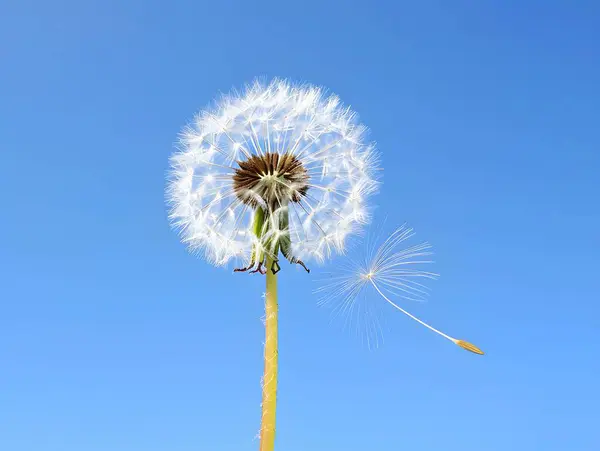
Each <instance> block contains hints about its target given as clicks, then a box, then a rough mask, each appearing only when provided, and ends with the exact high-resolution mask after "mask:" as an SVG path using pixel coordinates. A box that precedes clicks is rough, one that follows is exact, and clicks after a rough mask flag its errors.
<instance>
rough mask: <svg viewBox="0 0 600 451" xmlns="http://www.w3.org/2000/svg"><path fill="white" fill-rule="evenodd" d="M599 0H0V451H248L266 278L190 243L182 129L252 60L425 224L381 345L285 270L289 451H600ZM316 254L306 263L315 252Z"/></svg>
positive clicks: (393, 201)
mask: <svg viewBox="0 0 600 451" xmlns="http://www.w3.org/2000/svg"><path fill="white" fill-rule="evenodd" d="M599 14H600V5H599V4H598V3H597V2H593V1H572V2H566V1H552V0H550V1H517V0H504V1H499V0H497V1H487V2H481V1H475V0H456V1H453V2H449V1H443V0H437V1H431V0H423V1H420V2H405V1H397V2H373V3H370V2H355V1H345V2H342V1H331V2H320V1H316V0H309V1H303V2H290V3H285V2H275V1H257V2H242V1H239V0H238V1H225V0H222V1H218V2H202V1H196V2H193V1H189V0H188V1H171V2H158V1H155V0H150V1H145V2H142V1H139V0H133V1H132V0H130V1H126V2H117V1H104V2H99V1H97V2H90V1H88V2H76V1H73V0H69V1H65V0H58V1H54V2H41V1H28V0H20V1H18V2H17V1H14V0H8V1H5V2H3V3H2V6H0V61H1V62H2V64H1V69H0V99H1V100H0V189H1V192H2V193H3V196H2V203H3V215H2V220H1V221H0V255H1V257H2V258H0V449H3V450H7V451H8V450H10V451H30V450H44V451H81V450H85V451H100V450H102V451H104V450H107V449H110V450H112V451H131V450H144V451H158V450H169V451H191V450H194V451H197V450H207V451H213V450H214V451H217V450H218V451H234V450H235V451H241V450H254V449H257V448H258V442H256V441H253V437H254V436H255V435H256V433H257V431H258V428H259V420H260V411H259V405H260V385H259V380H260V375H261V372H262V336H263V329H262V324H261V322H260V320H259V318H260V316H261V315H262V304H261V302H262V300H261V293H262V290H263V283H264V280H263V279H261V278H259V277H250V276H245V275H232V274H231V273H230V272H229V271H227V270H223V269H216V268H213V267H211V266H209V265H207V264H206V263H205V262H203V261H202V260H200V259H197V258H194V257H193V256H191V255H189V254H188V253H187V252H186V250H185V248H184V247H183V245H181V244H180V243H179V242H178V239H177V236H176V235H175V234H174V233H173V232H171V231H170V230H169V227H168V223H167V220H166V212H165V206H164V202H163V189H164V174H165V171H166V169H167V164H168V157H169V155H170V153H171V151H172V144H173V142H174V140H175V138H176V135H177V133H178V132H179V129H180V127H181V126H182V125H183V124H184V123H185V122H186V121H187V120H188V119H189V118H190V117H191V116H192V114H193V113H194V112H196V111H197V110H198V109H200V108H202V107H203V106H205V105H206V104H208V103H209V102H210V101H211V100H212V98H213V97H214V96H215V95H216V94H217V93H218V92H221V91H228V90H229V89H230V88H232V87H239V86H241V85H242V84H243V83H245V82H247V81H250V80H252V79H253V78H254V77H255V76H265V77H268V78H270V77H274V76H281V77H290V78H291V79H293V80H296V81H308V82H311V83H315V84H319V85H325V86H327V87H328V88H329V89H331V90H332V91H334V92H336V93H337V94H339V95H340V96H341V98H342V99H343V101H344V102H346V103H348V104H350V105H352V107H353V108H354V109H355V110H357V111H358V112H359V114H360V116H361V119H362V121H363V122H364V123H365V124H367V125H368V126H369V127H370V128H371V130H372V138H373V139H375V140H376V141H377V143H378V147H379V149H380V150H381V152H382V156H383V166H384V174H385V175H384V177H385V179H384V180H385V184H384V186H383V189H382V192H381V194H379V195H378V196H377V198H376V202H377V205H378V208H379V215H378V216H377V217H376V221H377V220H379V219H381V218H382V216H383V214H386V215H387V216H388V224H390V225H394V224H400V223H402V222H404V221H409V222H410V224H411V225H413V226H414V227H415V228H416V230H417V233H418V237H420V238H423V239H427V240H429V241H431V242H432V243H433V245H434V246H435V250H436V260H437V264H436V270H437V271H438V272H440V273H441V275H442V277H441V278H440V280H439V281H437V282H436V283H435V284H434V292H433V296H432V298H431V301H430V302H428V303H426V304H414V305H411V304H406V303H404V304H403V306H405V307H407V308H410V310H411V311H412V312H413V313H415V314H417V315H419V316H421V317H422V318H423V319H425V320H428V321H431V322H432V323H433V324H434V325H436V326H439V327H440V328H442V329H443V330H445V331H447V332H448V333H450V334H452V335H455V336H458V337H460V338H465V339H468V340H471V341H473V342H474V343H476V344H477V345H479V346H480V347H482V348H483V349H484V350H485V351H486V352H487V355H486V356H485V357H478V356H475V355H473V354H469V353H467V352H464V351H462V350H460V349H459V348H457V347H455V346H452V345H451V344H449V343H448V342H446V341H445V340H443V339H441V338H440V337H438V336H436V335H434V334H432V333H430V332H428V331H427V330H425V329H424V328H422V327H420V326H418V325H416V324H415V323H413V322H411V321H410V320H408V319H407V318H405V317H403V316H401V315H400V314H398V313H397V312H395V311H393V310H392V309H389V310H388V311H387V312H388V314H389V316H388V324H389V329H390V330H389V331H388V332H387V334H386V344H385V347H384V348H383V349H380V350H378V351H375V352H369V351H367V350H366V349H365V348H364V347H362V346H361V345H360V343H358V342H357V340H356V339H354V338H353V337H352V335H350V334H349V333H347V332H344V331H343V330H341V327H338V325H336V324H334V325H330V324H329V317H328V312H327V311H325V310H322V309H319V308H318V307H317V306H316V299H315V297H314V296H313V295H312V294H311V290H312V288H314V285H312V284H309V283H307V282H308V280H310V278H307V276H306V275H305V274H304V273H303V272H302V271H300V270H298V271H295V270H290V269H288V268H289V267H285V266H284V269H286V270H285V271H283V272H282V276H281V281H280V287H281V288H280V306H281V310H280V311H281V319H280V325H281V332H280V334H281V335H280V362H281V369H280V390H279V411H278V437H277V450H278V451H307V450H310V451H330V450H338V449H339V450H346V451H354V450H361V451H362V450H365V449H367V450H377V451H388V450H389V451H392V450H393V451H395V450H398V449H410V450H414V451H419V450H425V451H427V450H438V449H444V450H449V451H452V450H457V451H471V450H472V451H482V450H483V451H496V450H498V451H500V450H502V451H504V450H507V449H511V450H538V449H539V450H545V451H553V450H560V451H564V450H566V449H568V450H572V451H576V450H577V451H584V450H594V449H600V436H599V434H598V428H597V425H598V423H599V421H600V414H599V413H598V402H599V401H600V389H599V388H598V382H597V379H598V374H600V360H599V359H598V356H599V355H600V346H599V343H600V339H598V336H597V333H598V331H599V330H600V320H599V319H598V318H599V317H600V308H599V307H598V292H599V288H600V282H599V278H598V266H599V265H598V254H599V251H600V235H599V232H598V231H599V230H600V213H599V211H598V206H597V205H598V201H597V198H598V195H599V194H600V182H599V181H598V174H599V173H600V154H599V150H598V149H599V147H600V139H599V138H598V131H597V128H598V127H597V126H598V120H599V110H598V104H599V100H600V88H599V86H600V85H599V84H598V80H599V79H600V58H599V57H600V54H599V50H598V44H597V43H598V42H600V31H599V30H598V27H597V23H598V18H599ZM315 272H318V271H315Z"/></svg>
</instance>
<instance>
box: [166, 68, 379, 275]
mask: <svg viewBox="0 0 600 451" xmlns="http://www.w3.org/2000/svg"><path fill="white" fill-rule="evenodd" d="M366 132H367V129H366V127H365V126H363V125H362V124H360V123H359V122H358V119H357V116H356V114H355V113H354V112H353V111H351V110H350V109H349V108H347V107H343V106H342V104H341V102H340V100H339V98H338V97H336V96H334V95H329V96H327V95H325V93H324V91H323V90H322V89H320V88H317V87H313V86H296V85H293V84H291V83H290V82H288V81H285V80H279V79H276V80H274V81H272V82H271V83H269V84H263V83H260V82H255V83H253V84H251V85H249V86H248V87H247V88H246V90H245V91H244V92H242V93H238V92H233V93H232V94H230V95H227V96H224V97H223V98H222V99H221V100H220V101H219V102H218V103H217V104H216V105H215V106H214V107H213V108H211V109H207V110H205V111H202V112H200V113H198V114H197V115H196V117H195V118H194V119H193V121H191V122H190V124H188V125H187V126H185V127H184V128H183V130H182V132H181V133H180V137H179V143H178V149H177V151H176V152H175V153H174V154H173V155H172V157H171V159H170V164H171V170H170V173H169V178H168V183H167V189H166V195H167V201H168V204H169V207H170V211H169V219H170V222H171V225H172V226H173V227H174V228H175V229H177V230H178V231H179V233H180V235H181V238H182V241H183V242H184V243H185V244H186V245H187V246H188V248H189V249H190V250H192V251H193V252H197V253H201V254H203V255H204V256H205V257H206V258H207V260H208V261H210V262H211V263H213V264H215V265H226V264H227V263H228V262H230V261H231V260H232V259H234V260H237V259H241V260H247V259H248V258H249V256H250V254H251V252H252V248H253V246H254V247H256V246H258V247H259V248H260V247H265V246H266V241H265V240H267V239H268V238H269V237H268V236H264V237H261V239H260V240H258V241H257V238H256V236H255V234H254V233H253V230H252V224H253V218H254V214H255V211H256V209H257V208H259V207H260V208H263V209H265V210H268V211H269V212H275V211H278V210H281V209H282V210H281V211H285V212H286V218H288V219H287V220H286V221H285V222H277V221H278V220H277V218H276V217H277V215H271V216H272V218H271V219H272V221H275V222H272V223H271V226H273V227H276V228H275V230H272V231H271V232H270V233H269V234H266V235H269V236H270V237H271V238H272V237H273V236H276V237H277V236H278V233H279V232H281V231H285V232H286V233H287V234H289V237H290V239H291V250H292V253H293V255H294V256H295V257H297V258H301V259H304V260H310V259H313V260H316V261H318V262H322V261H324V260H325V259H327V258H330V257H331V256H332V255H333V254H335V253H340V252H343V250H344V248H345V244H346V239H347V237H348V236H349V235H351V234H353V233H356V232H357V231H359V230H360V229H361V228H362V227H363V226H364V225H365V224H367V223H368V222H369V220H370V210H371V209H370V208H369V200H370V198H371V196H372V195H373V194H374V193H375V192H376V191H377V189H378V186H379V179H378V174H379V172H378V162H379V160H378V154H377V152H376V150H375V146H374V145H373V144H372V143H370V142H367V141H366ZM261 240H262V241H261Z"/></svg>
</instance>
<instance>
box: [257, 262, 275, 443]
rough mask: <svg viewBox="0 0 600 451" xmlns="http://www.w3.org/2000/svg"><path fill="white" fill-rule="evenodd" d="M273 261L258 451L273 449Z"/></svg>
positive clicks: (269, 287)
mask: <svg viewBox="0 0 600 451" xmlns="http://www.w3.org/2000/svg"><path fill="white" fill-rule="evenodd" d="M272 264H273V260H272V259H271V258H270V257H268V258H267V292H266V295H265V369H264V374H263V394H262V420H261V426H260V451H273V450H274V448H275V409H276V404H277V275H276V274H273V271H271V266H272Z"/></svg>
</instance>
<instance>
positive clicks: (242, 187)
mask: <svg viewBox="0 0 600 451" xmlns="http://www.w3.org/2000/svg"><path fill="white" fill-rule="evenodd" d="M366 132H367V129H366V127H364V126H363V125H361V124H359V123H358V121H357V117H356V115H355V114H354V113H353V112H352V111H351V110H350V109H349V108H345V107H343V106H342V105H341V103H340V100H339V99H338V98H337V97H336V96H334V95H330V96H325V95H324V93H323V91H322V90H321V89H319V88H316V87H311V86H293V85H291V84H290V83H288V82H286V81H283V80H275V81H273V82H272V83H270V84H269V85H263V84H261V83H258V82H257V83H254V84H253V85H251V86H249V87H248V89H247V90H246V92H245V93H242V94H239V93H234V94H232V95H229V96H225V97H223V99H222V100H221V101H220V102H219V103H218V104H217V105H216V107H215V108H214V109H212V110H207V111H203V112H201V113H200V114H198V115H197V116H196V118H195V119H194V121H193V122H192V123H191V124H190V125H189V126H187V127H186V128H185V129H184V130H183V132H182V134H181V137H180V141H179V150H178V151H177V152H176V153H175V154H174V155H173V156H172V157H171V172H170V175H169V182H168V186H167V200H168V203H169V204H170V208H171V209H170V214H169V218H170V221H171V224H172V226H173V227H174V228H176V229H177V230H178V231H179V232H180V235H181V237H182V241H183V242H184V243H185V244H186V245H187V246H188V248H189V249H190V250H192V251H193V252H196V253H201V254H204V256H205V257H206V259H207V260H208V261H209V262H210V263H212V264H214V265H217V266H224V265H226V264H227V263H229V262H230V261H241V262H242V265H243V266H242V267H239V268H236V269H235V271H236V272H246V271H249V272H251V273H260V274H266V276H267V277H266V279H267V280H266V296H265V310H266V312H265V329H266V338H265V357H264V359H265V368H264V375H263V402H262V421H261V432H260V440H261V444H260V449H261V451H272V450H273V447H274V440H275V407H276V391H277V370H278V368H277V309H278V307H277V278H276V273H277V272H278V271H279V270H280V269H281V267H280V265H279V254H280V253H281V254H282V255H283V256H284V257H285V258H286V259H287V260H288V261H289V262H290V263H294V264H298V265H300V266H302V267H303V268H304V269H305V270H306V271H308V272H309V269H308V267H307V266H306V264H305V261H308V260H314V261H317V262H319V263H321V262H323V261H325V260H326V259H328V258H329V257H331V256H332V255H333V254H334V253H341V252H343V250H344V246H345V242H346V239H347V237H348V236H350V235H351V234H352V233H354V232H357V231H359V230H360V229H361V227H362V226H363V225H365V224H366V223H367V222H368V221H369V219H370V214H369V207H368V204H367V201H368V199H369V197H370V196H371V195H372V194H374V193H375V192H376V190H377V188H378V181H377V177H376V175H377V171H378V168H377V164H378V157H377V153H376V151H375V147H374V145H373V144H371V143H368V142H366V141H365V136H366Z"/></svg>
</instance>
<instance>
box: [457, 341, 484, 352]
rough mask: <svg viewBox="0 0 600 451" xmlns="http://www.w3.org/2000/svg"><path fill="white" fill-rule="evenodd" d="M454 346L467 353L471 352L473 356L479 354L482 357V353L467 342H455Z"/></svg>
mask: <svg viewBox="0 0 600 451" xmlns="http://www.w3.org/2000/svg"><path fill="white" fill-rule="evenodd" d="M456 344H457V345H458V346H460V347H461V348H463V349H466V350H467V351H471V352H473V353H475V354H479V355H483V351H482V350H481V349H479V348H478V347H477V346H475V345H472V344H471V343H469V342H468V341H464V340H456Z"/></svg>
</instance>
